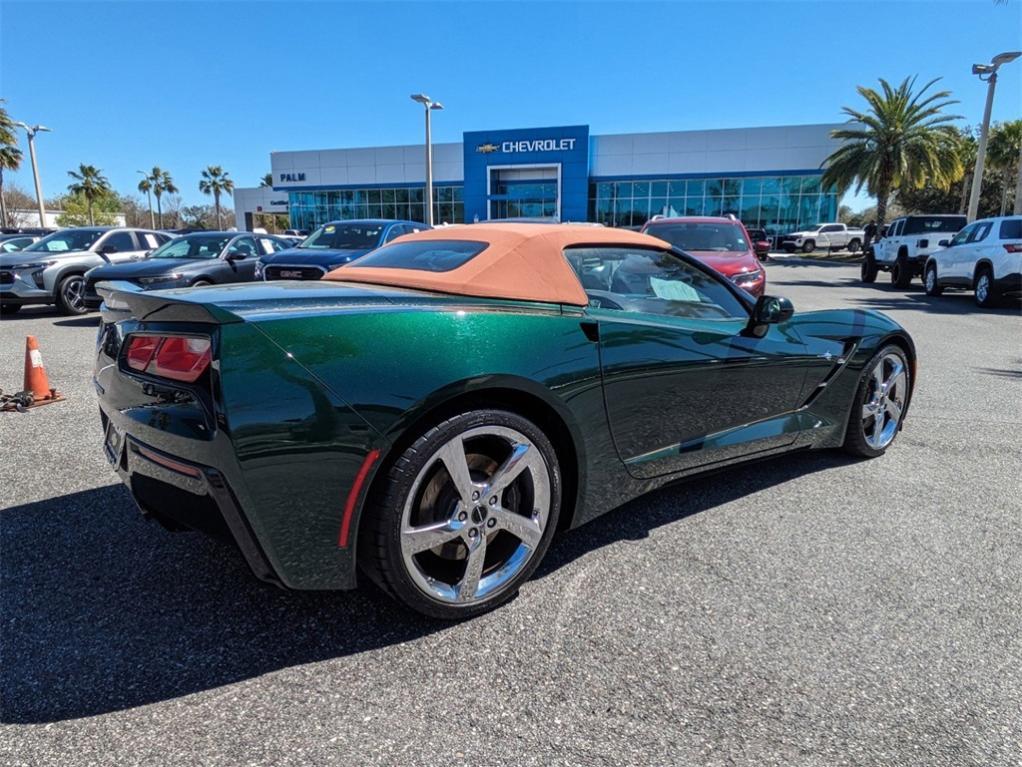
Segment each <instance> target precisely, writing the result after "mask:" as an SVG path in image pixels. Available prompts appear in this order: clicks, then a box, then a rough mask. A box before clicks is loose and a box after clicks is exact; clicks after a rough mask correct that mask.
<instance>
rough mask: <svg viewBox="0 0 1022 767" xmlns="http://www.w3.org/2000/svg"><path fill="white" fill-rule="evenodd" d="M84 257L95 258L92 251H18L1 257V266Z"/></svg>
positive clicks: (97, 256)
mask: <svg viewBox="0 0 1022 767" xmlns="http://www.w3.org/2000/svg"><path fill="white" fill-rule="evenodd" d="M82 256H95V257H96V258H102V256H99V255H96V254H95V253H93V252H92V251H91V250H62V251H60V252H58V253H47V252H45V251H42V250H30V251H24V250H16V251H14V252H13V253H4V254H3V255H0V266H17V265H18V264H37V263H39V262H41V261H59V260H60V259H64V258H81V257H82Z"/></svg>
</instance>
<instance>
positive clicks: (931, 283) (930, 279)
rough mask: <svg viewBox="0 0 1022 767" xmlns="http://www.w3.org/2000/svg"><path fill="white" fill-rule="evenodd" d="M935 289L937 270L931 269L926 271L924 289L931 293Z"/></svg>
mask: <svg viewBox="0 0 1022 767" xmlns="http://www.w3.org/2000/svg"><path fill="white" fill-rule="evenodd" d="M935 287H937V270H936V269H934V268H932V267H931V268H929V269H927V270H926V289H927V290H928V291H931V292H932V291H933V289H934V288H935Z"/></svg>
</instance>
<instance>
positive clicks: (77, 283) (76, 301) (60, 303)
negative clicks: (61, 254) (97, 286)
mask: <svg viewBox="0 0 1022 767" xmlns="http://www.w3.org/2000/svg"><path fill="white" fill-rule="evenodd" d="M57 308H58V309H59V310H60V313H61V314H85V313H86V312H87V311H89V307H88V306H86V305H85V278H84V277H83V276H82V275H80V274H71V275H68V276H67V277H65V278H64V279H62V280H61V281H60V285H58V286H57Z"/></svg>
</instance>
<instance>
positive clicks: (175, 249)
mask: <svg viewBox="0 0 1022 767" xmlns="http://www.w3.org/2000/svg"><path fill="white" fill-rule="evenodd" d="M285 248H287V243H286V242H284V241H283V240H280V239H278V238H276V237H274V236H273V235H269V234H252V233H250V232H195V233H194V234H186V235H184V236H182V237H177V238H175V239H173V240H170V241H169V242H167V243H165V244H164V245H161V246H160V247H158V248H157V249H156V250H154V251H152V252H151V253H149V256H148V258H145V259H143V260H141V261H135V262H131V263H124V264H109V265H105V266H97V267H95V268H94V269H90V270H89V271H88V272H86V273H85V303H86V305H88V306H89V307H91V308H96V307H98V306H99V305H100V304H101V303H102V302H103V299H102V298H101V297H100V296H99V294H98V293H97V292H96V283H98V282H113V281H124V282H131V283H133V284H135V285H138V286H139V287H140V288H142V289H143V290H162V289H164V288H184V287H190V286H194V285H214V284H223V283H228V282H251V281H252V280H255V279H257V277H256V262H257V260H258V259H259V258H260V257H263V256H267V255H271V254H273V253H276V252H277V251H280V250H284V249H285Z"/></svg>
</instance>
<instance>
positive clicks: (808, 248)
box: [802, 240, 816, 253]
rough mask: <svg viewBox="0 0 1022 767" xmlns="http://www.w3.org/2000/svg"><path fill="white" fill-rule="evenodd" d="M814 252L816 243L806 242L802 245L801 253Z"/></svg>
mask: <svg viewBox="0 0 1022 767" xmlns="http://www.w3.org/2000/svg"><path fill="white" fill-rule="evenodd" d="M814 250H816V242H814V241H813V240H806V241H805V242H803V243H802V252H803V253H812V252H813V251H814Z"/></svg>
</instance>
